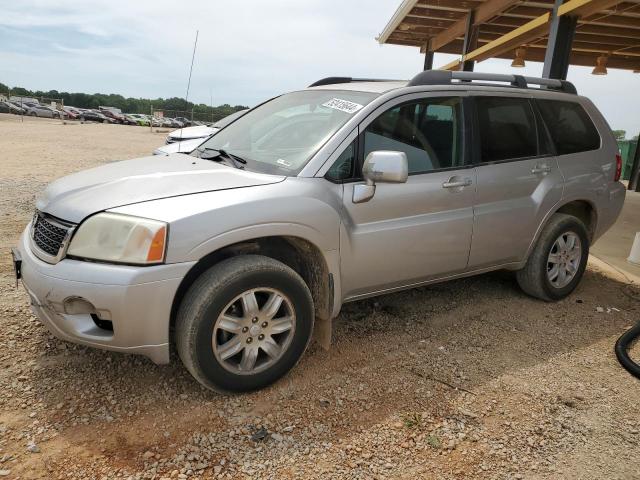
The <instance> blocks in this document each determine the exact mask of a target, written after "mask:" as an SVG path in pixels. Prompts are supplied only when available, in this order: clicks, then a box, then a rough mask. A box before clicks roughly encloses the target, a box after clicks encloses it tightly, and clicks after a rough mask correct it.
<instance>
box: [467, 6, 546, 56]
mask: <svg viewBox="0 0 640 480" xmlns="http://www.w3.org/2000/svg"><path fill="white" fill-rule="evenodd" d="M550 17H551V15H550V14H548V13H545V14H544V15H541V16H539V17H538V18H535V19H533V20H531V21H530V22H527V23H525V24H524V25H522V26H521V27H518V28H516V29H515V30H513V31H512V32H510V33H507V34H506V35H503V36H502V37H500V38H498V39H496V40H494V41H493V42H489V43H487V44H486V45H483V46H482V47H480V48H477V49H475V50H474V51H473V52H470V53H469V54H468V55H466V56H465V60H475V61H477V62H480V61H482V60H484V59H486V58H489V57H491V56H492V54H495V55H497V54H499V53H502V52H505V51H507V50H511V49H512V48H515V47H516V46H518V45H521V44H523V43H527V42H528V41H529V40H532V39H534V38H536V37H539V36H541V35H543V34H544V33H546V31H547V29H548V28H549V19H550Z"/></svg>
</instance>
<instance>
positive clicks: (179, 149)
mask: <svg viewBox="0 0 640 480" xmlns="http://www.w3.org/2000/svg"><path fill="white" fill-rule="evenodd" d="M248 111H249V110H248V109H247V110H240V111H238V112H235V113H232V114H231V115H228V116H226V117H224V118H223V119H221V120H218V121H217V122H216V123H214V124H213V125H214V126H213V127H206V126H204V127H202V126H197V127H187V128H184V129H182V130H183V131H184V130H190V129H193V130H191V131H193V132H196V134H197V133H198V132H201V131H203V129H204V128H206V129H207V130H206V131H207V132H210V133H209V135H207V136H206V137H193V138H188V139H186V140H182V141H179V142H169V141H167V143H166V144H165V145H163V146H162V147H158V148H156V149H155V150H154V151H153V154H154V155H169V154H171V153H191V152H192V151H193V150H195V149H196V147H197V146H198V145H200V144H201V143H202V142H204V141H205V140H206V139H207V138H209V137H210V136H211V135H213V134H214V133H215V132H217V131H219V130H221V129H222V128H224V127H226V126H227V125H229V124H230V123H232V122H233V121H234V120H237V119H238V118H240V117H241V116H242V115H244V114H245V113H247V112H248ZM179 132H180V130H176V132H172V133H171V134H174V133H179Z"/></svg>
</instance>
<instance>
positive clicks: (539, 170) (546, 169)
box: [531, 164, 551, 173]
mask: <svg viewBox="0 0 640 480" xmlns="http://www.w3.org/2000/svg"><path fill="white" fill-rule="evenodd" d="M550 171H551V167H550V166H549V165H545V164H542V165H536V166H535V167H533V168H532V169H531V173H549V172H550Z"/></svg>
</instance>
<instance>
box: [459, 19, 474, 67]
mask: <svg viewBox="0 0 640 480" xmlns="http://www.w3.org/2000/svg"><path fill="white" fill-rule="evenodd" d="M475 16H476V15H475V11H474V10H471V11H470V12H469V14H468V15H467V28H466V29H465V33H464V42H463V44H462V55H467V54H468V53H469V52H471V51H473V50H475V49H476V47H477V46H478V28H477V27H476V26H475V25H474V23H475ZM474 64H475V62H474V61H473V60H468V61H465V62H462V63H461V64H460V70H462V71H464V72H473V67H474Z"/></svg>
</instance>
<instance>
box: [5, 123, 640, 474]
mask: <svg viewBox="0 0 640 480" xmlns="http://www.w3.org/2000/svg"><path fill="white" fill-rule="evenodd" d="M0 129H1V131H2V135H1V136H0V147H1V148H0V151H2V152H3V155H2V159H1V160H0V161H1V162H2V172H3V173H2V178H0V222H1V223H0V251H3V252H8V249H9V248H10V246H12V245H14V244H15V243H16V242H17V240H18V237H19V234H20V232H21V230H22V228H23V227H24V225H25V224H26V223H27V222H28V219H29V217H30V216H31V214H32V212H33V201H34V198H35V196H36V195H37V194H38V193H39V192H40V191H41V190H42V188H43V187H44V185H45V184H46V183H47V182H48V181H50V180H52V179H54V178H56V177H58V176H61V175H64V174H67V173H70V172H73V171H76V170H79V169H82V168H88V167H91V166H95V165H99V164H102V163H104V162H107V161H112V160H114V159H122V158H127V157H135V156H143V155H147V154H149V153H150V152H151V151H152V150H153V149H154V148H155V147H157V146H158V145H159V144H161V143H162V142H163V135H161V134H151V133H149V131H148V130H147V129H143V128H139V127H126V126H116V125H62V124H60V123H56V122H50V121H36V120H31V121H29V122H25V123H24V124H20V123H18V122H15V120H12V119H10V118H9V119H7V118H6V117H2V118H0ZM13 283H14V280H13V278H12V275H11V266H10V263H9V257H8V256H7V255H3V256H1V257H0V392H2V395H0V471H5V472H6V471H8V472H9V473H8V474H7V477H6V478H18V477H19V478H47V479H48V478H102V477H104V478H116V477H118V478H120V477H123V478H127V477H129V476H130V477H131V478H162V477H168V478H187V477H188V478H212V477H220V478H245V477H249V478H263V477H264V478H309V477H314V478H444V479H449V478H505V479H506V478H576V479H577V478H580V479H583V478H637V477H638V471H640V404H639V402H638V398H639V397H638V395H639V393H640V391H639V384H638V382H637V380H635V379H633V378H632V377H631V376H629V375H628V374H627V373H626V372H625V371H624V370H622V369H621V368H620V367H619V365H618V364H617V362H616V359H615V356H614V355H613V344H614V342H615V339H616V338H617V337H618V335H619V334H620V333H622V331H623V329H624V328H625V327H627V326H629V325H631V324H633V323H634V322H635V321H636V320H637V319H638V318H639V317H640V315H639V312H640V304H639V303H638V301H636V300H634V299H633V298H632V297H630V296H629V295H627V294H625V291H623V290H624V288H625V286H624V281H623V280H622V279H620V278H618V277H616V276H615V275H610V273H609V272H607V271H605V270H604V269H602V268H600V267H598V266H596V265H591V266H590V268H589V270H588V271H587V274H586V276H585V278H584V280H583V282H582V284H581V285H580V286H579V288H578V289H577V291H576V292H575V293H574V294H573V295H572V296H571V297H569V298H567V299H566V300H564V301H561V302H558V303H554V304H548V303H543V302H539V301H536V300H533V299H530V298H528V297H526V296H525V295H523V294H522V293H521V292H520V291H519V290H518V288H517V286H516V285H515V283H514V279H513V276H512V275H511V274H509V273H506V272H498V273H493V274H489V275H483V276H479V277H475V278H470V279H465V280H458V281H452V282H448V283H445V284H440V285H434V286H431V287H427V288H418V289H414V290H410V291H406V292H402V293H397V294H393V295H387V296H384V297H380V298H377V299H371V300H366V301H361V302H356V303H352V304H347V305H345V307H344V309H343V312H342V314H341V315H340V317H339V318H338V319H337V320H336V322H335V323H336V331H335V345H334V347H333V348H332V350H330V351H328V352H327V351H324V350H322V349H320V348H317V347H313V348H311V350H310V351H309V352H307V354H306V355H305V357H304V359H303V360H302V362H301V363H300V364H299V366H298V367H297V368H296V369H295V370H294V371H293V372H292V373H291V374H290V375H288V376H287V377H285V378H284V379H283V380H282V381H280V382H278V383H277V384H276V385H274V386H272V387H270V388H268V389H266V390H263V391H260V392H256V393H252V394H248V395H241V396H229V397H223V396H219V395H215V394H212V393H210V392H207V391H205V390H203V389H202V388H201V387H200V386H199V385H198V384H197V383H196V382H195V381H193V380H192V379H191V377H190V376H189V375H188V373H187V372H186V371H185V370H184V368H183V367H182V366H181V365H180V363H179V360H178V359H177V358H175V357H174V358H173V359H172V360H173V362H172V364H171V365H168V366H162V367H160V366H156V365H153V364H152V363H151V362H150V361H148V360H146V359H144V358H139V357H134V356H128V355H121V354H115V353H110V352H104V351H99V350H93V349H89V348H85V347H81V346H77V345H72V344H67V343H64V342H61V341H59V340H57V339H55V338H54V337H52V336H51V335H50V334H49V333H48V332H47V331H46V329H44V327H42V326H41V325H40V324H39V322H38V321H37V320H36V319H35V318H34V317H33V315H32V314H31V313H30V310H29V308H28V304H27V298H26V294H25V293H24V291H23V290H21V289H19V290H15V289H14V286H13ZM598 307H602V310H603V311H602V312H600V311H598V310H599V309H598ZM611 307H615V308H616V309H617V310H613V309H612V308H611ZM607 312H609V313H607ZM637 351H638V350H636V352H637Z"/></svg>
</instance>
